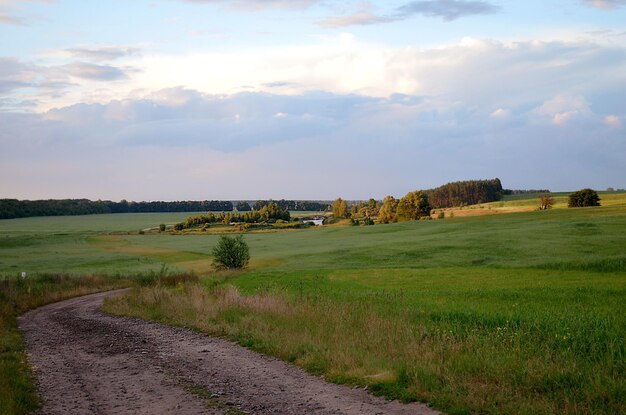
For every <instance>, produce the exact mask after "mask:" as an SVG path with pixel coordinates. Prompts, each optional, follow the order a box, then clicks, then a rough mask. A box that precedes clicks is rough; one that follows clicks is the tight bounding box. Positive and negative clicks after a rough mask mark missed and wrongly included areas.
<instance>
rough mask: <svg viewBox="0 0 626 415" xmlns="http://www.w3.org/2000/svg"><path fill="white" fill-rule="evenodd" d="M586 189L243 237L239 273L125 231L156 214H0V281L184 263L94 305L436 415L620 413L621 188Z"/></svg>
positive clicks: (625, 259) (624, 271)
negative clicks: (445, 213)
mask: <svg viewBox="0 0 626 415" xmlns="http://www.w3.org/2000/svg"><path fill="white" fill-rule="evenodd" d="M601 197H602V202H601V203H602V204H603V206H601V207H597V208H580V209H567V208H564V206H563V199H564V198H565V196H559V197H558V198H557V205H556V207H555V209H552V210H549V211H541V212H540V211H534V210H533V209H534V207H535V205H536V200H535V199H534V198H532V197H530V196H529V197H527V198H526V199H524V198H520V197H519V196H516V197H514V198H511V199H508V200H505V201H503V202H495V204H497V205H495V204H494V206H490V205H488V204H486V205H484V206H482V207H480V208H479V207H468V208H464V210H469V209H482V210H490V207H491V209H495V208H504V209H506V208H510V209H511V210H513V209H517V210H521V212H518V213H508V214H503V213H502V212H501V213H498V214H490V215H479V216H469V217H459V216H458V215H455V217H453V218H446V219H443V220H433V221H419V222H405V223H398V224H389V225H376V226H368V227H351V226H342V225H341V224H340V225H336V226H335V225H334V226H328V227H321V228H311V229H307V230H290V231H276V232H262V233H249V234H247V235H246V240H247V242H248V243H249V245H250V251H251V255H252V261H251V264H250V267H249V268H248V269H246V270H244V271H241V272H222V273H216V272H214V271H213V270H212V269H211V257H210V251H211V248H212V247H213V246H214V244H215V242H216V240H217V237H218V236H217V235H211V234H206V235H201V234H193V235H170V234H167V233H163V234H157V233H155V234H144V235H140V234H138V233H137V230H138V229H143V228H144V227H145V228H149V227H154V226H158V224H159V223H168V220H167V219H166V218H164V217H163V216H161V217H159V218H158V220H153V219H156V217H155V218H153V219H149V218H146V217H144V216H138V217H137V218H136V220H135V219H132V217H128V218H122V217H120V218H117V217H116V218H113V216H118V215H103V216H107V217H106V218H95V217H94V218H95V221H93V222H90V221H89V220H88V218H80V220H81V222H80V223H79V222H73V220H75V219H78V218H32V219H24V220H18V221H22V223H16V222H14V221H13V220H12V221H0V235H2V236H1V237H0V274H2V275H5V278H9V277H11V276H12V275H14V274H15V273H16V272H19V271H22V270H28V271H29V272H33V273H35V274H37V273H38V272H43V271H44V270H45V271H59V272H60V271H66V272H72V273H74V274H91V273H98V272H104V273H107V274H109V275H118V276H123V275H131V274H134V273H140V272H143V273H145V272H148V271H155V270H159V269H164V270H165V268H163V267H164V266H165V267H167V269H169V270H170V271H171V272H181V271H182V272H193V273H195V275H197V276H199V277H200V278H199V282H197V283H196V282H193V281H194V279H191V281H192V282H190V283H184V284H178V285H176V286H173V287H172V286H165V285H163V284H153V285H150V286H145V285H144V286H142V287H138V288H136V289H135V290H133V291H132V292H131V293H130V294H129V295H127V296H125V297H122V298H119V299H116V300H112V301H109V302H107V304H106V309H107V310H108V311H109V312H113V313H119V314H126V315H135V316H139V317H142V318H147V319H153V320H157V321H162V322H165V323H168V324H175V325H182V326H187V327H193V328H195V329H197V330H201V331H205V332H207V333H210V334H214V335H220V336H226V337H229V338H232V339H234V340H237V341H239V342H240V343H241V344H243V345H245V346H248V347H251V348H253V349H255V350H258V351H261V352H264V353H268V354H272V355H276V356H279V357H281V358H283V359H286V360H288V361H291V362H294V363H295V364H298V365H301V366H302V367H304V368H306V369H307V370H309V371H311V372H313V373H316V374H319V375H321V376H324V377H325V378H326V379H329V380H331V381H335V382H341V383H348V384H353V385H361V386H367V387H368V388H369V389H370V390H371V391H373V392H374V393H377V394H382V395H384V396H386V397H389V398H398V399H402V400H405V401H410V400H421V401H425V402H428V403H430V404H431V405H433V406H434V407H436V408H438V409H441V410H443V411H446V412H448V413H451V414H466V413H486V414H495V413H503V414H517V413H528V414H537V413H546V414H547V413H571V414H575V413H576V414H578V413H606V414H612V413H624V412H626V403H625V398H624V397H625V396H626V380H625V379H626V376H625V375H626V356H625V350H626V346H625V343H626V316H625V313H624V312H623V303H624V300H626V194H624V193H619V194H602V195H601ZM491 213H493V212H491ZM35 219H38V221H36V222H32V221H33V220H35ZM46 220H48V221H51V222H50V223H51V225H49V226H47V225H46ZM83 220H86V221H84V222H82V221H83ZM100 220H101V221H102V222H99V221H100ZM127 220H128V221H127ZM150 220H152V223H149V221H150ZM177 220H180V219H174V218H172V222H176V221H177ZM107 221H110V222H109V223H108V224H107ZM3 222H4V223H3ZM7 222H8V223H7ZM63 222H65V223H66V225H63ZM52 224H54V225H52ZM68 229H71V230H72V231H68ZM18 270H19V271H18Z"/></svg>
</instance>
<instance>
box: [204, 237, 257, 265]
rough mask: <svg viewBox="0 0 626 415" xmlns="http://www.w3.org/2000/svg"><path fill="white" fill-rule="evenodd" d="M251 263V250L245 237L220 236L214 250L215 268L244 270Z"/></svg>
mask: <svg viewBox="0 0 626 415" xmlns="http://www.w3.org/2000/svg"><path fill="white" fill-rule="evenodd" d="M249 261H250V249H249V248H248V244H247V243H246V241H245V240H244V239H243V235H237V236H235V237H230V236H227V235H222V236H220V239H219V241H218V242H217V245H216V246H215V247H214V248H213V266H214V267H215V268H217V269H239V268H244V267H245V266H246V265H248V262H249Z"/></svg>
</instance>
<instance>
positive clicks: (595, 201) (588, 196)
mask: <svg viewBox="0 0 626 415" xmlns="http://www.w3.org/2000/svg"><path fill="white" fill-rule="evenodd" d="M587 206H600V196H598V193H597V192H596V191H595V190H592V189H582V190H579V191H577V192H574V193H572V194H571V195H569V202H568V203H567V207H587Z"/></svg>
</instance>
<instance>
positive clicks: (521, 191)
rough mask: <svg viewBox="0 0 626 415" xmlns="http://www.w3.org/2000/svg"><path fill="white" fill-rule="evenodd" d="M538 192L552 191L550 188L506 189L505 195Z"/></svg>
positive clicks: (503, 192) (503, 191)
mask: <svg viewBox="0 0 626 415" xmlns="http://www.w3.org/2000/svg"><path fill="white" fill-rule="evenodd" d="M538 193H550V190H548V189H504V190H502V194H503V195H526V194H538Z"/></svg>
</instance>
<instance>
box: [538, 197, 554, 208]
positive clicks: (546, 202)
mask: <svg viewBox="0 0 626 415" xmlns="http://www.w3.org/2000/svg"><path fill="white" fill-rule="evenodd" d="M553 205H554V198H553V197H552V196H550V195H549V194H543V195H541V196H539V210H548V209H551V208H552V206H553Z"/></svg>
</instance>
